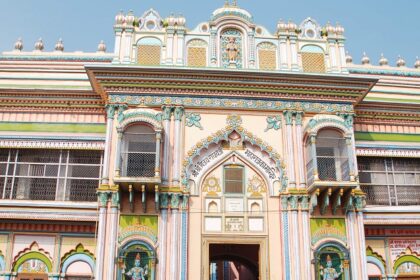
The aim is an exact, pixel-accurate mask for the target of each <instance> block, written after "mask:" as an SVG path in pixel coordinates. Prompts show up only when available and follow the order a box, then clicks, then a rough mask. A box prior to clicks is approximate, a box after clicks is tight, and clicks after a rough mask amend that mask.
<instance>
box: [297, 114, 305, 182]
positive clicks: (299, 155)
mask: <svg viewBox="0 0 420 280" xmlns="http://www.w3.org/2000/svg"><path fill="white" fill-rule="evenodd" d="M302 118H303V112H296V119H295V123H296V126H295V130H296V150H297V152H296V154H297V163H298V172H297V173H298V178H299V188H301V189H305V188H306V183H305V181H306V179H305V160H304V157H303V134H302Z"/></svg>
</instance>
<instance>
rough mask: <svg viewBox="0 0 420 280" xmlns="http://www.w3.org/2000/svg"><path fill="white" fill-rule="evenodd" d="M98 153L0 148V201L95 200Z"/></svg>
mask: <svg viewBox="0 0 420 280" xmlns="http://www.w3.org/2000/svg"><path fill="white" fill-rule="evenodd" d="M101 168H102V152H101V151H72V150H35V149H20V150H17V149H0V198H1V199H24V200H61V201H65V200H68V201H96V199H97V196H96V189H97V187H98V185H99V176H100V172H101Z"/></svg>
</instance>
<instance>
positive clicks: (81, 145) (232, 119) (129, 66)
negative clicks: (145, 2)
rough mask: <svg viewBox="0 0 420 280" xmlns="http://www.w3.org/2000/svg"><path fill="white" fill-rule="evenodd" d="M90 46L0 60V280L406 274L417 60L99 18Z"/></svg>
mask: <svg viewBox="0 0 420 280" xmlns="http://www.w3.org/2000/svg"><path fill="white" fill-rule="evenodd" d="M114 32H115V46H114V50H113V52H106V46H105V44H104V43H103V42H101V43H100V44H99V46H98V51H97V52H95V53H81V52H74V53H72V52H65V51H64V44H63V42H62V41H61V40H59V41H58V42H57V44H56V45H55V48H54V50H53V51H44V44H43V42H42V40H41V39H40V40H39V41H37V42H36V44H35V50H33V51H24V46H23V42H22V41H21V40H18V41H17V42H16V44H15V46H14V50H13V51H10V52H3V54H2V55H1V56H0V70H1V71H0V99H1V103H0V106H1V110H0V196H1V199H0V279H22V280H23V279H54V280H58V279H73V280H76V279H78V280H80V279H103V280H114V279H117V280H129V279H130V280H139V279H141V280H145V279H147V280H165V279H170V280H186V279H203V280H220V279H225V280H230V279H240V280H254V279H272V280H276V279H284V280H289V279H290V280H309V279H317V280H321V279H323V280H334V279H339V280H349V279H354V280H359V279H369V280H377V279H380V280H391V279H393V280H394V279H406V280H408V279H420V255H419V254H420V206H418V205H419V204H420V110H419V109H420V99H419V94H420V61H419V60H417V61H416V63H415V67H414V68H409V67H406V66H405V61H404V60H403V59H402V58H399V59H398V61H397V66H396V67H392V66H389V65H388V61H387V60H386V59H385V58H384V57H382V58H381V60H380V61H379V65H378V66H375V65H372V64H371V63H370V60H369V58H368V57H367V56H366V55H364V57H363V59H362V64H360V65H359V64H354V63H353V62H352V58H351V57H350V55H348V54H346V52H345V46H344V43H345V37H344V28H343V27H341V26H339V25H337V26H332V25H330V24H327V25H325V26H321V25H320V24H318V23H317V22H316V21H315V20H314V19H311V18H307V19H305V20H304V21H303V22H302V23H301V24H299V25H297V24H295V23H293V22H290V21H289V22H282V21H280V22H279V23H278V24H277V29H276V31H275V32H270V31H268V30H267V29H266V28H265V27H263V26H260V25H258V24H256V23H254V21H253V18H252V15H251V14H250V13H249V12H248V11H245V10H243V9H241V8H240V7H238V6H237V5H236V2H233V3H226V4H225V6H223V7H221V8H220V9H217V10H215V11H214V12H213V13H212V15H211V17H210V20H208V21H206V22H202V23H200V24H198V25H197V26H196V27H195V28H193V29H188V28H187V27H186V19H185V18H184V17H182V16H173V15H171V16H169V17H167V18H162V17H161V16H160V15H159V13H158V12H156V11H155V10H153V9H150V10H148V11H146V12H145V13H143V15H141V16H135V15H134V13H133V12H131V11H130V12H129V13H127V14H123V13H122V12H121V13H119V14H117V16H116V17H115V25H114Z"/></svg>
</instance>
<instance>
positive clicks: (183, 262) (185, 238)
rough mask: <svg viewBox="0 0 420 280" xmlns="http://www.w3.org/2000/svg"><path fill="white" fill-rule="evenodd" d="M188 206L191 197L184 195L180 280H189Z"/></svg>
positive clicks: (182, 204)
mask: <svg viewBox="0 0 420 280" xmlns="http://www.w3.org/2000/svg"><path fill="white" fill-rule="evenodd" d="M188 204H189V195H188V194H183V195H182V202H181V211H182V212H181V227H180V228H181V242H180V243H181V248H180V252H181V257H180V259H179V262H180V265H179V267H180V268H181V269H180V273H179V274H180V278H179V279H180V280H187V279H188V274H187V272H188V265H187V262H188V255H187V253H188Z"/></svg>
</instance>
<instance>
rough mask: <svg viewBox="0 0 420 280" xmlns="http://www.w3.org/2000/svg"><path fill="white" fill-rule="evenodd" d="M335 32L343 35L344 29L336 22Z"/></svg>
mask: <svg viewBox="0 0 420 280" xmlns="http://www.w3.org/2000/svg"><path fill="white" fill-rule="evenodd" d="M335 32H336V33H337V34H338V35H343V34H344V27H342V26H341V25H340V24H339V23H338V22H337V24H336V26H335Z"/></svg>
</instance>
